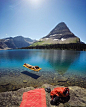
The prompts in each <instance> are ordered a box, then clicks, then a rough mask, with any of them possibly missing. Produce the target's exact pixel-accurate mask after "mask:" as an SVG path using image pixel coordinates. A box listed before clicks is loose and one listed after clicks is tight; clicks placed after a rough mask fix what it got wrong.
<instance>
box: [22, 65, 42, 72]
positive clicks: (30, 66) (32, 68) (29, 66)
mask: <svg viewBox="0 0 86 107" xmlns="http://www.w3.org/2000/svg"><path fill="white" fill-rule="evenodd" d="M23 67H26V68H28V69H31V70H33V71H37V72H39V71H40V70H41V69H42V68H39V67H38V66H32V65H30V64H24V65H23Z"/></svg>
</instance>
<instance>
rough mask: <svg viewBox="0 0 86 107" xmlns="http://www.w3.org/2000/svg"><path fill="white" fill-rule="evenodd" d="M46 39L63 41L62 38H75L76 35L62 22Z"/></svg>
mask: <svg viewBox="0 0 86 107" xmlns="http://www.w3.org/2000/svg"><path fill="white" fill-rule="evenodd" d="M67 35H68V36H67ZM46 37H47V38H56V39H61V38H62V37H64V38H67V37H75V35H74V34H73V33H72V32H71V31H70V30H69V28H68V27H67V25H66V24H65V23H64V22H61V23H59V24H58V25H57V26H56V27H55V28H54V29H53V30H52V31H51V32H50V33H49V34H48V35H47V36H46ZM46 37H44V38H46Z"/></svg>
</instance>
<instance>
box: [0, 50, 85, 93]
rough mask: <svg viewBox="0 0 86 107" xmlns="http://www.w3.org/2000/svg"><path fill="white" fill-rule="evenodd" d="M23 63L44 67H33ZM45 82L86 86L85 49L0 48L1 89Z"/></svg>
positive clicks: (38, 84) (6, 89)
mask: <svg viewBox="0 0 86 107" xmlns="http://www.w3.org/2000/svg"><path fill="white" fill-rule="evenodd" d="M24 63H28V64H31V65H33V66H35V65H37V66H39V67H40V68H42V70H40V71H39V72H34V71H31V70H30V69H27V68H25V67H23V64H24ZM44 83H49V84H51V85H63V86H71V85H72V86H75V85H77V86H81V87H84V88H86V51H72V50H54V49H16V50H0V92H2V91H10V90H17V89H19V88H21V87H27V86H33V87H39V86H41V85H42V84H44Z"/></svg>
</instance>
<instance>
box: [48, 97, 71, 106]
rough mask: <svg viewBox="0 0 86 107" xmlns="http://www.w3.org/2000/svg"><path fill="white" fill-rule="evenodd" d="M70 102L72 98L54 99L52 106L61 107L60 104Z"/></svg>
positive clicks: (51, 102)
mask: <svg viewBox="0 0 86 107" xmlns="http://www.w3.org/2000/svg"><path fill="white" fill-rule="evenodd" d="M69 100H70V96H67V97H58V96H56V97H54V98H53V100H51V101H50V104H51V105H56V106H57V105H59V104H60V103H63V104H64V103H66V102H68V101H69Z"/></svg>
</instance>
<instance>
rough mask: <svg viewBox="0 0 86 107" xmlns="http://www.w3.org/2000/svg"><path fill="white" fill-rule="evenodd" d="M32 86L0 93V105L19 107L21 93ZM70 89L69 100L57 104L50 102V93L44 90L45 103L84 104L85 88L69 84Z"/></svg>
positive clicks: (70, 106)
mask: <svg viewBox="0 0 86 107" xmlns="http://www.w3.org/2000/svg"><path fill="white" fill-rule="evenodd" d="M41 87H42V88H47V87H50V88H51V90H53V88H55V87H60V86H59V85H57V86H52V85H50V84H43V85H42V86H41ZM61 87H62V86H61ZM33 89H35V88H33V87H27V88H21V89H19V90H17V91H9V92H2V93H0V107H19V106H20V103H21V101H22V95H23V93H24V92H27V91H29V90H33ZM69 89H70V100H69V101H68V102H67V103H64V104H63V103H60V104H59V105H58V106H53V105H51V104H50V101H51V98H50V93H48V92H46V104H47V107H72V106H76V107H78V106H86V89H85V88H81V87H78V86H69Z"/></svg>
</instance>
